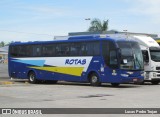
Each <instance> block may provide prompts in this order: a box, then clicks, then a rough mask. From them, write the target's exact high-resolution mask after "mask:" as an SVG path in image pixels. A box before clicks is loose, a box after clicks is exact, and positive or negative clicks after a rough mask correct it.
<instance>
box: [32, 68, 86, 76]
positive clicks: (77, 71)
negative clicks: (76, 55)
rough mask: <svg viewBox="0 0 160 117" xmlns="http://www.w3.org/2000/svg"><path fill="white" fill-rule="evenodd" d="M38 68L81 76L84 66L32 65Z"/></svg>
mask: <svg viewBox="0 0 160 117" xmlns="http://www.w3.org/2000/svg"><path fill="white" fill-rule="evenodd" d="M30 68H34V69H38V70H44V71H50V72H56V73H61V74H68V75H73V76H81V74H82V72H83V69H84V67H30Z"/></svg>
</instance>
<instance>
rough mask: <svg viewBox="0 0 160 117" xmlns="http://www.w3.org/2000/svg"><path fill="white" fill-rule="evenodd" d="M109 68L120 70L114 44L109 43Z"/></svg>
mask: <svg viewBox="0 0 160 117" xmlns="http://www.w3.org/2000/svg"><path fill="white" fill-rule="evenodd" d="M109 66H110V68H113V69H115V68H118V60H117V51H116V47H115V44H114V43H113V42H109Z"/></svg>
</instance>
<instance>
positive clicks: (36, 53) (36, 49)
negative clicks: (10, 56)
mask: <svg viewBox="0 0 160 117" xmlns="http://www.w3.org/2000/svg"><path fill="white" fill-rule="evenodd" d="M33 56H34V57H38V56H41V46H40V45H34V46H33Z"/></svg>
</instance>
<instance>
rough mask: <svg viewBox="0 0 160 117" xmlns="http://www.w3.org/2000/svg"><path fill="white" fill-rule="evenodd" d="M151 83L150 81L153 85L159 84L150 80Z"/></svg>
mask: <svg viewBox="0 0 160 117" xmlns="http://www.w3.org/2000/svg"><path fill="white" fill-rule="evenodd" d="M151 83H152V84H153V85H158V84H159V81H151Z"/></svg>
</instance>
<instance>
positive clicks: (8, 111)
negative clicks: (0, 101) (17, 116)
mask: <svg viewBox="0 0 160 117" xmlns="http://www.w3.org/2000/svg"><path fill="white" fill-rule="evenodd" d="M2 114H12V111H11V109H2Z"/></svg>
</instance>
